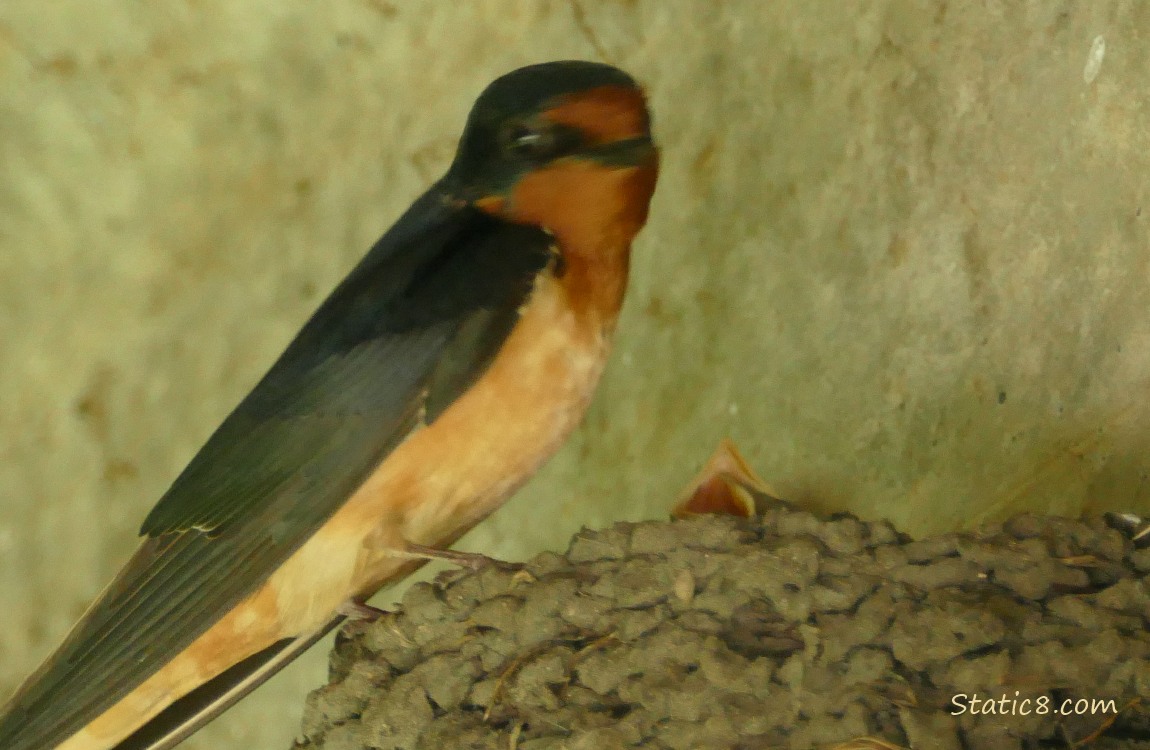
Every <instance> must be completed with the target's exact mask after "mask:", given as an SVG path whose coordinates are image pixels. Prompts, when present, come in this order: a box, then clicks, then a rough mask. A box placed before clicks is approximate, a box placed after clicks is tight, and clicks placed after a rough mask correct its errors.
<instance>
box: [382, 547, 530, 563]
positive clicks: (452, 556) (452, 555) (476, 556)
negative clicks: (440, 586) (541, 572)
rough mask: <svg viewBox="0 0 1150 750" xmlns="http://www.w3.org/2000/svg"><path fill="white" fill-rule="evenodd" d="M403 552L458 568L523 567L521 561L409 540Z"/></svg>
mask: <svg viewBox="0 0 1150 750" xmlns="http://www.w3.org/2000/svg"><path fill="white" fill-rule="evenodd" d="M404 552H405V555H406V556H407V557H414V558H416V559H420V560H443V561H444V562H449V563H451V564H452V565H457V566H459V567H460V568H466V569H468V570H482V569H483V568H486V567H487V566H489V565H493V566H495V567H498V568H503V569H506V570H519V569H521V568H522V567H523V564H522V563H511V562H506V561H504V560H497V559H495V558H494V557H488V556H487V555H484V554H481V553H479V552H460V551H459V550H454V549H437V548H435V547H426V546H424V545H422V544H412V543H410V542H409V543H408V545H407V549H406V550H405V551H404Z"/></svg>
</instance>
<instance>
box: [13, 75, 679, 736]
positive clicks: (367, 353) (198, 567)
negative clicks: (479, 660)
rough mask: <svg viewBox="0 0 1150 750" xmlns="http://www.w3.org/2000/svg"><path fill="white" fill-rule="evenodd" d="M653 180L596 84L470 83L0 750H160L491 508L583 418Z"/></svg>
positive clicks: (618, 111) (148, 530)
mask: <svg viewBox="0 0 1150 750" xmlns="http://www.w3.org/2000/svg"><path fill="white" fill-rule="evenodd" d="M657 174H658V152H657V150H656V148H655V145H654V143H653V141H652V138H651V130H650V117H649V114H648V111H647V106H646V100H645V97H644V95H643V92H642V90H641V89H640V87H639V86H638V85H637V84H636V83H635V81H634V80H633V79H632V78H631V77H630V76H628V75H627V74H626V73H624V72H622V71H620V70H618V69H617V68H614V67H611V66H608V65H602V64H597V63H590V62H575V61H570V62H554V63H546V64H542V65H534V66H530V67H526V68H521V69H519V70H516V71H514V72H512V73H509V74H507V75H505V76H503V77H502V78H499V79H497V80H496V81H494V82H493V83H492V84H491V85H490V86H488V88H487V89H486V90H485V91H484V92H483V93H482V94H481V95H480V97H479V99H478V100H477V101H476V103H475V106H474V108H473V109H472V111H471V114H470V115H469V116H468V120H467V124H466V126H465V128H464V131H463V135H462V137H461V139H460V142H459V147H458V150H457V152H456V155H455V158H454V160H453V162H452V163H451V166H450V167H449V169H448V170H447V173H446V175H445V176H444V177H443V178H442V179H440V180H439V181H438V182H436V183H435V184H434V185H433V186H432V187H431V188H430V189H429V190H428V191H427V192H426V193H425V194H424V195H423V196H422V197H420V198H419V199H417V200H416V201H415V203H414V204H413V205H412V206H411V208H409V209H408V210H407V212H406V213H404V214H403V216H402V217H401V218H400V219H399V221H398V222H397V223H396V224H395V226H393V227H392V228H391V229H390V230H389V231H388V232H387V233H386V234H384V235H383V237H382V238H381V239H380V240H379V241H378V242H377V243H376V244H375V245H374V246H373V247H372V248H371V250H370V251H369V252H368V253H367V255H366V256H365V257H364V258H363V259H362V260H361V261H360V263H359V264H358V265H357V266H356V267H355V268H354V269H353V270H352V271H351V273H350V274H349V275H348V276H347V278H345V279H344V280H343V281H342V282H341V283H340V284H339V285H338V286H337V287H336V288H335V290H334V291H333V292H332V293H331V295H330V296H329V297H328V298H327V299H326V300H325V301H324V302H323V303H322V304H321V305H320V307H319V309H318V310H317V311H316V312H315V314H314V315H313V316H312V317H311V319H310V320H308V322H307V323H306V324H305V325H304V327H303V329H302V330H301V331H300V332H299V333H298V334H297V335H296V337H295V339H294V340H292V342H291V343H290V344H289V345H288V347H287V349H286V350H285V351H284V352H283V354H282V355H280V357H279V359H278V360H277V361H276V362H275V363H274V364H273V365H272V367H271V369H270V370H269V371H268V372H267V374H266V375H264V377H263V379H261V380H260V381H259V382H258V384H257V385H256V386H255V388H254V390H252V391H251V393H249V394H248V395H247V397H246V398H244V399H243V401H241V402H240V404H239V406H237V407H236V408H235V410H234V411H233V412H232V413H231V414H230V415H229V416H228V417H227V418H226V419H225V420H224V422H223V424H222V425H220V427H219V428H218V429H217V430H216V431H215V432H214V433H213V434H212V435H211V437H210V438H209V439H208V441H207V443H206V444H205V445H204V447H203V448H202V449H201V450H200V451H199V453H197V454H196V455H195V456H194V457H193V458H192V461H191V463H189V464H188V466H187V467H186V468H185V469H184V470H183V472H182V473H180V475H179V476H178V477H177V478H176V480H175V482H174V483H173V484H172V486H171V487H170V488H169V489H168V491H167V492H166V493H165V494H164V495H163V496H162V497H161V498H160V500H159V502H158V504H157V505H156V506H155V508H153V510H152V511H151V513H150V514H149V515H148V516H147V518H146V519H145V520H144V522H143V526H142V527H141V532H140V533H141V537H142V541H141V544H140V547H139V549H138V550H137V551H136V553H135V554H134V555H133V556H132V557H131V558H130V560H129V561H128V562H127V564H126V565H125V567H124V568H123V570H121V571H120V572H119V574H118V575H117V576H116V577H115V579H114V580H113V581H112V582H111V584H110V585H109V586H108V587H107V589H105V590H104V592H103V593H102V594H101V595H100V596H99V598H98V599H97V600H96V602H95V603H94V604H92V605H91V607H90V608H89V609H88V611H87V612H86V613H85V614H84V616H83V617H82V619H81V620H80V622H79V623H78V624H77V625H76V626H75V627H74V628H73V630H72V631H71V633H70V634H69V635H68V636H67V638H66V639H65V641H64V643H63V644H62V645H61V646H60V648H59V649H58V650H57V651H56V652H55V653H54V654H53V655H52V656H51V657H50V658H49V659H48V661H47V662H46V663H45V664H44V665H43V666H41V667H40V668H39V669H38V670H37V671H36V672H35V673H34V674H33V675H32V676H31V677H30V678H28V680H27V681H26V682H25V683H24V684H23V685H22V686H21V687H20V688H19V689H18V690H17V691H16V693H15V695H14V696H13V697H12V698H11V700H10V702H9V703H8V705H7V706H6V707H5V708H4V710H3V714H2V715H0V748H4V750H46V749H47V748H62V749H64V750H107V749H108V748H116V749H117V750H129V749H131V750H141V749H142V748H148V749H149V750H157V749H159V748H170V747H172V746H174V745H176V744H178V743H179V742H181V741H182V740H183V739H184V738H186V737H187V736H188V735H189V734H191V733H192V732H194V731H195V730H196V729H198V728H199V727H200V726H202V725H203V724H204V723H206V722H207V721H209V720H211V718H214V717H215V716H216V715H218V714H219V713H220V712H222V711H223V710H225V709H226V708H227V707H229V706H230V705H232V704H233V703H234V702H235V701H236V700H239V698H241V697H243V695H246V694H247V693H248V692H250V690H251V689H253V688H254V687H255V686H256V685H258V684H259V683H261V682H262V681H264V680H266V679H267V678H268V677H269V676H270V675H272V674H274V673H275V672H276V671H278V670H279V669H280V668H281V667H282V666H284V664H286V663H287V662H288V661H290V660H291V659H292V658H294V657H295V656H297V655H298V654H299V653H301V652H302V651H303V649H305V648H307V647H308V646H309V645H311V644H312V643H314V642H315V641H316V640H317V639H318V638H319V637H321V636H322V635H323V634H324V633H326V632H327V631H329V630H330V629H331V628H332V627H334V626H335V625H337V624H338V623H339V622H340V621H341V620H342V619H343V618H344V617H345V616H347V615H348V614H351V613H355V612H357V611H362V610H363V608H364V604H363V602H364V601H365V600H366V599H367V598H368V597H370V596H371V595H372V594H374V593H375V592H376V591H377V590H379V589H380V588H381V587H382V586H383V585H385V584H388V583H391V582H393V581H395V580H397V579H399V578H401V577H403V576H405V575H407V574H408V573H410V572H411V571H412V570H414V569H415V568H416V567H418V566H419V565H421V564H422V563H424V562H426V558H427V557H433V556H436V555H437V554H438V553H437V551H441V550H442V551H445V550H447V549H448V548H449V547H450V546H451V544H453V543H454V542H455V541H456V540H457V539H458V538H459V537H460V536H461V535H462V534H463V533H464V532H466V531H467V530H469V529H470V528H472V527H473V526H474V525H475V524H476V523H478V522H479V521H480V520H482V519H483V518H485V517H486V516H487V515H488V514H490V513H491V512H492V511H494V510H495V509H496V508H497V507H499V506H500V505H501V504H502V503H503V501H504V500H505V499H506V498H507V497H508V496H509V495H510V494H511V493H513V492H514V491H515V490H516V489H517V488H518V487H520V486H521V485H522V484H523V483H524V481H526V479H527V478H528V477H529V476H530V475H531V474H532V473H534V472H535V471H536V470H537V469H538V468H539V467H540V465H541V464H542V463H543V462H544V461H545V460H546V459H547V458H549V457H550V456H551V455H552V454H553V453H554V452H555V450H556V449H557V448H558V447H559V445H560V444H561V443H562V442H563V441H564V439H565V438H566V436H567V435H568V434H569V433H570V432H571V430H572V429H573V428H574V427H575V426H576V424H577V423H578V422H579V421H580V419H581V418H582V415H583V413H584V411H585V409H586V407H587V405H588V403H589V401H590V400H591V396H592V393H593V392H594V390H595V386H596V383H597V382H598V380H599V376H600V374H601V373H602V371H603V367H604V363H605V361H606V358H607V354H608V350H609V349H610V345H611V339H612V336H613V332H614V329H615V323H616V319H617V316H618V313H619V309H620V306H621V305H622V302H623V296H624V292H625V289H626V284H627V275H628V263H629V257H630V248H631V242H632V240H633V238H634V237H635V235H636V234H637V233H638V232H639V230H640V229H641V228H642V226H643V224H644V223H645V222H646V219H647V210H648V205H649V203H650V199H651V195H652V193H653V192H654V189H655V182H656V178H657ZM444 554H448V555H449V554H450V553H446V552H445V553H444Z"/></svg>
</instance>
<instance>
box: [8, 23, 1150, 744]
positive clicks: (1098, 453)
mask: <svg viewBox="0 0 1150 750" xmlns="http://www.w3.org/2000/svg"><path fill="white" fill-rule="evenodd" d="M1147 29H1150V6H1147V5H1146V4H1143V3H1136V2H1096V3H1072V2H1056V1H1055V0H1043V1H1042V2H1032V3H1023V2H1012V3H1005V2H990V1H989V0H988V2H985V3H948V4H945V5H944V4H942V3H911V2H893V1H891V0H885V1H884V0H876V1H875V2H869V3H861V2H860V3H850V4H844V3H839V2H832V1H831V0H826V1H825V2H815V3H805V2H797V1H796V2H790V3H785V2H765V1H764V2H757V1H756V0H745V1H743V2H728V3H716V2H710V0H699V1H698V2H686V1H685V0H684V1H681V2H673V1H668V0H636V1H634V2H626V3H614V2H611V3H607V2H603V3H597V2H590V1H589V0H584V1H583V2H574V0H572V1H571V2H538V3H536V2H530V3H529V2H522V1H521V0H498V1H497V0H485V1H484V2H478V3H442V2H436V1H435V0H427V1H425V2H416V1H414V0H412V1H411V2H392V3H388V2H383V1H381V0H365V1H363V2H358V1H353V0H348V1H347V2H339V3H323V4H320V3H309V2H305V1H304V0H277V1H276V2H271V1H270V0H251V1H250V2H244V3H228V2H224V1H223V0H199V1H198V2H192V1H191V0H185V1H180V0H173V2H168V3H162V4H147V3H137V2H130V1H129V0H114V1H111V2H107V3H101V4H99V6H94V5H92V4H90V3H85V2H80V1H79V0H56V1H55V2H52V3H43V2H39V1H38V0H35V1H34V0H5V1H4V2H3V3H0V386H2V387H3V392H4V394H5V395H4V398H3V399H0V602H2V603H3V605H4V606H3V608H2V612H3V614H2V615H0V617H2V618H3V619H2V623H0V625H2V626H0V665H3V667H2V669H0V692H3V691H6V689H7V688H9V687H11V686H12V685H14V684H15V682H16V681H17V679H18V678H19V677H20V676H22V675H23V674H24V673H25V672H26V671H27V670H29V669H30V668H31V667H32V666H33V665H34V664H35V662H36V661H38V660H39V658H41V657H42V656H43V655H44V653H45V652H46V651H47V650H48V649H49V648H50V646H51V645H53V644H54V643H55V642H56V641H57V640H58V639H59V638H60V637H61V636H62V634H63V632H64V631H65V629H66V628H67V626H68V625H69V624H70V623H71V621H72V620H74V618H75V617H76V616H77V615H78V614H79V613H80V612H81V610H82V608H83V606H84V605H85V603H86V602H87V601H88V600H90V599H91V597H93V596H94V595H95V594H96V593H97V592H98V591H99V589H100V587H101V586H102V584H103V583H104V582H105V581H106V580H107V579H108V578H109V577H110V575H111V574H112V573H113V572H114V570H115V568H116V567H117V566H118V565H119V564H120V563H121V562H122V561H123V559H124V558H125V557H126V555H127V554H128V553H129V552H130V550H131V549H132V547H133V545H134V541H133V539H134V533H135V529H136V527H137V525H138V523H139V521H140V519H141V518H142V516H143V515H144V513H145V512H146V510H147V509H148V508H149V507H150V505H151V504H152V503H153V502H154V501H155V499H156V498H157V497H158V495H159V494H160V493H161V492H162V490H163V489H164V487H165V486H166V484H167V483H168V482H169V481H170V480H171V479H172V478H173V477H174V475H175V474H176V472H177V471H178V470H179V469H180V468H181V466H182V465H183V464H184V462H186V461H187V459H188V458H189V457H190V456H191V454H192V452H193V451H194V450H195V449H196V448H197V447H198V446H199V444H200V443H201V442H202V441H203V439H204V438H205V437H206V436H207V434H208V433H209V432H210V430H211V429H212V428H213V427H214V426H215V425H216V424H217V422H218V420H219V419H220V418H221V417H222V416H223V415H224V414H225V413H226V412H227V410H228V409H230V407H231V406H232V405H233V404H234V403H235V402H236V401H237V400H238V399H239V398H240V397H241V396H242V395H243V393H244V392H245V391H246V390H247V389H248V388H249V387H250V386H251V384H252V383H253V381H254V380H255V379H256V378H257V377H258V376H259V375H260V374H261V372H262V371H263V369H264V368H265V367H266V366H267V365H268V364H269V363H270V361H271V360H272V358H273V357H274V356H275V355H276V354H277V353H278V351H279V350H280V348H281V347H282V346H283V344H284V343H285V342H286V340H287V339H288V338H289V337H290V335H291V334H292V333H293V332H294V330H295V329H296V327H297V326H298V325H299V324H300V323H301V322H302V321H303V320H304V319H305V318H306V317H307V315H308V314H309V312H310V311H311V309H312V308H313V306H314V305H315V304H316V303H317V302H318V301H319V300H320V299H321V297H322V295H324V294H325V293H326V291H327V290H328V289H330V288H331V286H332V285H333V284H334V283H335V282H336V281H337V280H338V279H339V278H340V277H341V275H342V273H343V272H344V271H346V269H347V268H349V267H350V266H351V265H352V264H353V263H354V261H355V260H356V259H357V258H358V256H359V255H360V254H361V253H362V252H363V251H364V250H365V249H366V247H367V246H368V245H369V244H370V242H371V241H372V240H373V239H374V238H375V237H376V236H377V235H378V234H379V233H380V232H381V231H382V230H383V229H384V228H385V227H386V226H387V225H388V224H389V223H390V222H391V221H392V220H393V219H394V218H395V217H396V216H397V215H398V213H399V212H400V211H401V210H402V209H403V208H404V207H405V206H406V205H407V203H408V202H409V201H410V200H411V199H412V198H413V197H415V196H416V195H417V194H418V193H419V192H420V191H421V190H422V189H423V188H424V187H425V186H426V185H427V184H428V183H429V182H430V181H431V180H433V179H434V178H435V177H436V176H438V174H439V173H440V172H441V170H442V169H443V168H444V167H445V165H446V164H447V162H448V160H449V158H450V155H451V152H452V149H453V147H454V139H455V137H456V136H457V134H458V132H459V128H460V127H461V125H462V121H463V118H464V116H465V114H466V112H467V109H468V108H469V106H470V104H471V101H472V99H473V98H474V96H475V95H476V94H477V93H478V91H479V90H480V89H481V88H482V87H483V85H484V84H485V83H486V82H487V81H489V80H490V79H491V78H493V77H494V76H496V75H498V74H500V73H502V72H505V71H507V70H509V69H511V68H513V67H516V66H518V65H521V64H526V63H529V62H536V61H539V60H545V59H554V58H563V57H582V58H594V59H606V60H609V61H611V62H615V63H617V64H620V65H622V66H623V67H625V68H627V69H628V70H630V71H631V72H633V73H634V74H635V75H636V76H638V77H639V78H640V79H642V80H643V81H645V82H646V83H647V84H648V86H649V89H650V94H651V100H652V106H653V108H654V111H655V116H656V126H657V133H658V136H659V138H660V140H661V143H662V146H663V149H664V165H665V166H664V172H663V176H662V180H661V183H660V187H659V192H658V194H657V196H656V200H655V204H654V212H653V215H652V219H651V222H650V225H649V227H648V229H647V231H646V233H645V234H644V235H643V237H642V240H641V242H640V243H639V244H638V246H637V248H636V257H635V265H634V280H633V286H632V290H631V294H630V297H629V302H628V307H627V309H626V311H625V316H624V319H623V321H622V324H621V327H620V331H619V338H620V340H619V345H618V348H617V351H616V356H615V359H614V360H613V362H612V365H611V367H610V369H609V371H608V373H607V376H606V380H605V382H604V384H603V387H602V388H601V390H600V392H599V395H598V398H597V400H596V402H595V404H594V405H593V407H592V411H591V414H590V416H589V418H588V420H587V423H586V425H585V427H584V428H583V430H582V431H581V432H580V433H579V434H578V435H577V436H576V437H575V438H574V439H573V440H572V441H571V443H570V444H569V445H568V446H567V447H566V448H565V449H564V451H563V453H562V454H561V456H560V457H559V458H558V459H556V461H554V462H553V463H552V464H551V465H549V466H548V467H547V469H546V470H545V471H544V472H543V473H542V474H541V476H540V477H539V479H538V480H537V481H535V482H534V483H533V484H532V485H531V486H530V487H529V488H527V490H525V491H524V492H523V493H521V494H520V496H519V497H518V498H516V499H515V500H514V501H512V502H511V503H510V504H509V506H508V507H507V508H506V509H505V510H504V511H502V512H501V513H500V514H499V516H498V517H497V518H495V519H493V521H492V522H491V523H490V524H488V525H487V526H485V527H484V528H483V529H482V530H481V531H479V532H477V533H476V534H475V535H473V536H471V537H470V538H469V539H467V540H466V541H465V544H466V545H467V546H469V547H471V548H480V549H484V550H487V551H490V552H492V553H494V554H498V555H503V556H507V557H517V556H523V555H526V554H527V553H528V552H530V551H534V550H536V549H539V548H541V547H544V546H552V547H557V546H560V545H561V544H562V543H563V542H564V541H565V540H566V539H567V537H569V536H570V534H571V532H572V531H573V530H574V529H575V528H577V527H578V526H579V525H581V524H584V523H586V524H590V525H603V524H605V523H606V522H608V521H609V520H614V519H618V518H629V519H636V518H642V517H655V516H660V515H662V514H663V512H664V510H665V508H666V507H667V506H668V504H669V502H670V497H671V495H673V492H674V490H675V488H677V487H678V486H679V485H680V484H681V483H682V482H683V481H684V480H685V479H686V478H687V477H688V476H690V474H691V473H692V472H693V470H694V469H695V468H696V467H697V464H698V463H699V462H701V461H702V459H703V458H705V456H706V455H707V453H709V451H710V448H711V447H712V446H713V444H714V443H715V441H716V440H717V439H718V438H720V437H721V436H723V435H726V434H730V435H731V436H733V437H734V438H735V439H736V440H737V441H738V442H739V444H740V445H741V447H742V448H743V449H744V451H745V453H746V454H747V456H748V458H749V459H750V461H751V463H752V464H753V465H754V466H755V467H756V468H757V469H758V470H759V471H760V473H761V474H762V475H763V476H764V477H765V478H767V479H768V480H769V481H770V482H771V483H772V484H774V485H775V486H776V487H777V488H778V489H780V490H782V491H783V493H784V494H786V495H788V496H790V497H792V498H794V499H796V500H799V501H803V502H807V503H810V504H812V505H815V506H819V507H823V508H837V507H849V508H852V509H854V510H856V511H857V512H859V513H860V514H862V515H864V516H868V517H873V516H889V517H890V518H892V519H893V520H894V521H895V522H896V524H897V525H899V526H900V527H902V528H905V529H908V530H911V531H915V532H925V531H931V530H941V529H947V528H951V527H955V526H959V525H965V524H969V523H970V522H973V521H977V520H981V519H983V518H986V517H992V516H993V517H1000V516H1002V515H1004V513H1005V511H1006V510H1008V509H1010V510H1019V509H1024V508H1029V509H1039V510H1050V511H1055V512H1062V513H1076V512H1078V511H1080V510H1082V509H1084V508H1102V507H1112V506H1114V507H1117V506H1128V507H1140V508H1143V509H1147V508H1150V492H1148V489H1147V487H1146V486H1145V485H1146V481H1145V477H1146V472H1147V470H1148V468H1150V459H1147V458H1146V456H1147V455H1150V452H1148V451H1147V447H1148V445H1147V443H1148V442H1150V438H1148V437H1146V436H1145V434H1144V431H1143V430H1141V429H1140V426H1141V425H1142V424H1145V423H1147V421H1148V420H1147V418H1148V417H1150V413H1148V412H1150V400H1147V399H1145V398H1144V397H1143V395H1142V394H1143V393H1145V392H1146V386H1147V385H1148V383H1147V381H1148V379H1150V285H1147V283H1146V279H1147V273H1148V271H1150V248H1148V247H1147V227H1148V224H1150V200H1148V198H1150V188H1148V187H1147V180H1146V178H1145V175H1146V173H1147V167H1150V156H1148V154H1150V127H1148V124H1150V123H1148V115H1150V105H1147V103H1146V102H1147V98H1146V96H1145V72H1146V71H1147V70H1150V51H1148V50H1150V39H1148V36H1147V35H1148V32H1147ZM1098 37H1102V39H1103V40H1104V42H1105V49H1104V56H1103V57H1102V59H1101V65H1100V67H1098V66H1097V65H1096V63H1097V62H1098V58H1097V55H1094V57H1091V50H1092V49H1095V51H1097V45H1096V44H1095V40H1096V38H1098ZM1090 60H1094V63H1095V64H1088V63H1089V61H1090ZM1144 208H1145V209H1146V210H1145V211H1144V210H1143V209H1144ZM322 664H323V654H322V653H320V652H316V653H314V654H312V655H311V656H310V658H309V659H307V660H306V661H305V662H304V663H302V664H301V665H298V666H296V667H294V668H293V669H292V670H291V671H290V672H289V673H288V674H286V675H285V676H284V677H283V678H281V679H278V680H277V681H276V682H275V683H274V684H273V685H272V686H269V687H268V688H267V689H265V690H264V691H262V692H261V694H260V695H259V696H257V697H254V698H253V699H252V700H249V701H247V702H246V703H245V705H243V706H242V707H241V708H239V709H237V711H235V712H234V713H233V714H231V715H230V716H229V717H227V718H226V719H225V720H223V721H221V722H219V723H218V724H217V726H215V727H213V728H212V729H211V730H209V732H206V733H204V734H203V735H201V736H200V737H199V738H197V739H196V740H194V741H193V742H190V743H189V744H188V747H189V748H190V750H198V749H199V748H207V747H213V746H218V745H219V744H220V743H225V742H226V743H228V744H225V745H224V746H236V747H248V746H255V747H268V748H272V747H283V746H285V742H286V741H287V738H288V737H290V736H291V734H292V733H293V731H294V728H295V726H296V720H297V717H298V712H299V706H300V705H301V698H302V695H303V693H304V690H305V689H306V687H308V686H314V685H315V684H318V682H319V681H320V679H321V676H322ZM257 738H258V740H259V741H258V744H254V745H253V743H255V742H256V741H257Z"/></svg>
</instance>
